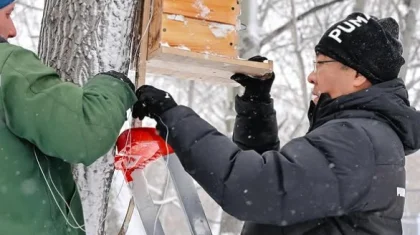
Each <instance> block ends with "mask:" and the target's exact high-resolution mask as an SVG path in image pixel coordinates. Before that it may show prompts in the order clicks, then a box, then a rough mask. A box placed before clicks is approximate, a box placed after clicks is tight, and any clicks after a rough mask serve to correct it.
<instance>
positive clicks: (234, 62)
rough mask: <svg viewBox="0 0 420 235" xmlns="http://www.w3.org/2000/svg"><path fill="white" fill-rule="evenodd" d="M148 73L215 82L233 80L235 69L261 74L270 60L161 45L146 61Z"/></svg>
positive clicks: (265, 70) (225, 82) (267, 68)
mask: <svg viewBox="0 0 420 235" xmlns="http://www.w3.org/2000/svg"><path fill="white" fill-rule="evenodd" d="M147 63H148V64H147V68H148V73H151V74H161V75H166V76H171V77H177V78H181V79H189V80H201V81H205V82H210V83H217V84H233V85H236V83H235V82H233V81H231V80H230V77H231V76H232V75H233V74H234V73H245V74H249V75H254V76H262V75H264V74H267V73H270V72H272V71H273V62H272V61H268V62H267V63H260V62H253V61H247V60H242V59H229V58H224V57H219V56H212V55H205V54H201V53H195V52H190V51H185V50H181V49H177V48H171V47H161V48H160V49H158V50H157V51H155V52H153V53H152V54H151V58H150V59H149V60H148V62H147Z"/></svg>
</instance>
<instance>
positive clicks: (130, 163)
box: [114, 127, 174, 182]
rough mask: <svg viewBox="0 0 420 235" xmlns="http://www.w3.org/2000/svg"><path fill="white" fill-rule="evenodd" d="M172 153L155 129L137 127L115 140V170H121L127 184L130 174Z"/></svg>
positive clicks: (130, 179)
mask: <svg viewBox="0 0 420 235" xmlns="http://www.w3.org/2000/svg"><path fill="white" fill-rule="evenodd" d="M172 153H174V150H173V149H172V148H171V146H169V144H167V143H166V142H165V140H164V139H163V138H162V137H161V136H160V135H159V134H158V133H157V131H156V129H155V128H151V127H138V128H131V129H128V130H125V131H124V132H123V133H121V135H120V136H119V137H118V139H117V155H116V156H115V163H114V165H115V168H116V169H117V170H122V171H123V172H124V174H125V178H126V180H127V182H130V181H132V180H133V178H132V177H131V173H132V172H133V171H135V170H137V169H143V168H144V167H145V166H146V165H147V163H149V162H151V161H154V160H156V159H158V158H159V157H162V156H166V155H169V154H172Z"/></svg>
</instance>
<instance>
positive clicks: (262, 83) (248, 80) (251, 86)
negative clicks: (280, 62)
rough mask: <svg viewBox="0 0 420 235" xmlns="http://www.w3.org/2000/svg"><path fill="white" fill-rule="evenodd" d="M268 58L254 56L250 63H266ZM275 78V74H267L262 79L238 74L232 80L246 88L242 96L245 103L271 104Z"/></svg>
mask: <svg viewBox="0 0 420 235" xmlns="http://www.w3.org/2000/svg"><path fill="white" fill-rule="evenodd" d="M265 60H267V58H266V57H262V56H254V57H252V58H250V59H249V61H257V62H264V61H265ZM274 78H275V74H274V73H269V74H265V75H263V76H260V77H251V76H249V75H245V74H241V73H236V74H234V75H233V76H232V77H231V79H232V80H234V81H236V82H237V83H239V84H241V85H242V86H243V87H245V92H244V94H243V95H242V97H241V98H242V100H244V101H256V102H270V98H271V97H270V91H271V86H272V85H273V82H274Z"/></svg>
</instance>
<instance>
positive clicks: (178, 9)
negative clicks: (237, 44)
mask: <svg viewBox="0 0 420 235" xmlns="http://www.w3.org/2000/svg"><path fill="white" fill-rule="evenodd" d="M253 1H256V0H253ZM163 12H165V13H169V14H176V15H184V16H188V17H191V18H197V19H202V20H209V21H214V22H219V23H225V24H230V25H236V22H237V19H238V17H239V15H240V13H241V9H240V4H239V1H237V0H164V2H163Z"/></svg>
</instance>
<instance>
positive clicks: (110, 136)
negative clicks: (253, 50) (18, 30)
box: [0, 43, 136, 235]
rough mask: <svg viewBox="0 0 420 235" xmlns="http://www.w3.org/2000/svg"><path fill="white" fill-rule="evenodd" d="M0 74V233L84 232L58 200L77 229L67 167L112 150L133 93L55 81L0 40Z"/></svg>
mask: <svg viewBox="0 0 420 235" xmlns="http://www.w3.org/2000/svg"><path fill="white" fill-rule="evenodd" d="M0 76H1V77H0V80H1V82H0V234H1V235H27V234H31V235H32V234H33V235H62V234H65V235H76V234H77V235H79V234H85V233H84V232H83V231H82V230H80V229H74V228H72V227H71V226H70V225H68V223H70V224H71V225H73V226H75V225H76V223H75V222H74V219H73V218H72V217H71V216H70V213H69V211H70V210H68V209H67V208H66V205H65V201H66V202H67V203H68V204H69V205H70V207H71V212H72V213H73V214H74V217H75V219H76V220H77V221H78V223H79V224H80V225H83V214H82V207H81V202H80V198H79V195H78V193H77V190H76V185H75V182H74V180H73V177H72V174H71V164H74V163H83V164H85V165H89V164H91V163H93V162H94V161H95V160H97V159H98V158H99V157H100V156H102V155H104V154H105V153H107V152H108V151H109V150H110V149H111V148H112V147H113V145H114V143H115V140H116V138H117V137H118V134H119V131H120V128H121V127H122V125H123V123H124V121H125V119H126V111H127V110H128V109H129V108H130V107H131V106H132V105H133V103H134V102H135V100H136V98H135V94H134V92H132V90H131V89H130V88H129V86H128V85H127V84H126V83H124V82H123V81H120V80H118V79H115V78H112V77H110V76H108V75H97V76H95V77H93V78H91V79H90V80H89V82H88V83H86V84H85V85H84V86H83V87H82V88H81V87H78V86H76V85H74V84H72V83H68V82H63V81H61V80H60V78H59V76H58V75H57V73H56V72H55V71H54V70H53V69H51V68H49V67H47V66H45V65H43V64H42V63H41V61H40V60H39V59H38V57H37V56H36V55H35V54H34V53H32V52H30V51H28V50H25V49H23V48H21V47H18V46H14V45H11V44H8V43H0ZM38 162H39V163H38ZM41 169H42V171H41ZM43 174H44V175H45V178H44V176H43ZM45 179H47V182H48V184H47V183H46V180H45ZM52 181H53V182H52ZM53 183H54V184H53ZM48 185H49V186H48ZM51 192H54V195H53V194H52V193H51ZM58 193H60V194H61V195H62V196H63V198H61V196H60V195H59V194H58ZM53 196H54V197H55V199H54V197H53ZM55 200H56V201H57V202H55ZM57 204H58V205H57ZM60 210H62V211H63V213H64V215H65V216H66V217H64V216H63V214H62V213H61V212H60ZM66 220H68V223H67V222H66Z"/></svg>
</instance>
